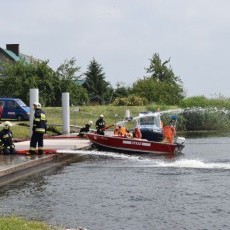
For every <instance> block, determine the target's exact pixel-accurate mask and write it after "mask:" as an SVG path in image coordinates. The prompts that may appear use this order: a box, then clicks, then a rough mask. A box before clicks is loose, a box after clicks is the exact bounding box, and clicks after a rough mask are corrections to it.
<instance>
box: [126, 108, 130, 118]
mask: <svg viewBox="0 0 230 230" xmlns="http://www.w3.org/2000/svg"><path fill="white" fill-rule="evenodd" d="M125 119H126V120H129V119H130V110H128V109H127V110H125Z"/></svg>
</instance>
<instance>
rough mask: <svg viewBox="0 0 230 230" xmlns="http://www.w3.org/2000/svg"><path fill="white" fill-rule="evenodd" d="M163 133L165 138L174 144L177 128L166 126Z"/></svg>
mask: <svg viewBox="0 0 230 230" xmlns="http://www.w3.org/2000/svg"><path fill="white" fill-rule="evenodd" d="M163 135H164V137H165V139H166V140H167V141H168V142H169V143H170V144H172V143H173V139H174V136H175V128H174V127H173V126H165V127H164V128H163Z"/></svg>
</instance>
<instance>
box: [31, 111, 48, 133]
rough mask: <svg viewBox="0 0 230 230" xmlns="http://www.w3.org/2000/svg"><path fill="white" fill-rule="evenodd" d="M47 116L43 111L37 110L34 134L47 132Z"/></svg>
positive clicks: (35, 112)
mask: <svg viewBox="0 0 230 230" xmlns="http://www.w3.org/2000/svg"><path fill="white" fill-rule="evenodd" d="M46 122H47V120H46V114H45V112H44V111H43V110H42V109H35V111H34V122H33V132H36V133H45V132H46Z"/></svg>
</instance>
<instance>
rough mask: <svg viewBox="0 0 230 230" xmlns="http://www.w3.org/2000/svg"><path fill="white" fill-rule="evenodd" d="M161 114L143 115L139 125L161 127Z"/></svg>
mask: <svg viewBox="0 0 230 230" xmlns="http://www.w3.org/2000/svg"><path fill="white" fill-rule="evenodd" d="M160 123H161V121H160V116H143V117H141V118H140V119H139V125H140V126H141V127H150V126H155V127H160V125H161V124H160Z"/></svg>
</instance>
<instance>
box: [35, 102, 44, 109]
mask: <svg viewBox="0 0 230 230" xmlns="http://www.w3.org/2000/svg"><path fill="white" fill-rule="evenodd" d="M33 105H35V106H36V107H37V108H38V109H41V107H42V106H41V104H40V103H39V102H34V103H33Z"/></svg>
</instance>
